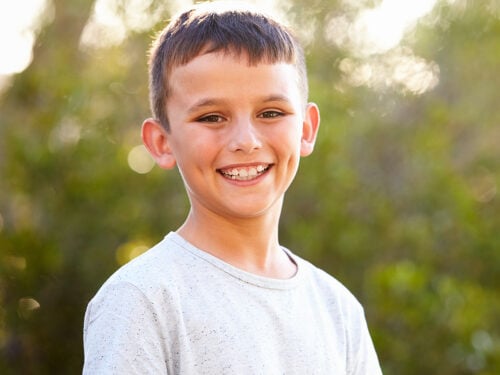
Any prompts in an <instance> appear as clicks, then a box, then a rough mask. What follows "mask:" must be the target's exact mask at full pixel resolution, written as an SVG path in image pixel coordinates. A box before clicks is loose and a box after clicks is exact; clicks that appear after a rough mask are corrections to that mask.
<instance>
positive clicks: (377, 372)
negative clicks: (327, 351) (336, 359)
mask: <svg viewBox="0 0 500 375" xmlns="http://www.w3.org/2000/svg"><path fill="white" fill-rule="evenodd" d="M359 310H360V311H359V312H358V314H355V316H354V319H353V321H352V322H351V337H350V342H351V350H350V351H349V352H350V353H349V356H350V358H349V360H348V363H349V364H348V366H349V367H348V374H349V375H366V374H370V375H382V370H381V368H380V364H379V360H378V357H377V353H376V352H375V348H374V346H373V341H372V339H371V336H370V332H369V331H368V325H367V323H366V318H365V314H364V310H363V307H361V305H359Z"/></svg>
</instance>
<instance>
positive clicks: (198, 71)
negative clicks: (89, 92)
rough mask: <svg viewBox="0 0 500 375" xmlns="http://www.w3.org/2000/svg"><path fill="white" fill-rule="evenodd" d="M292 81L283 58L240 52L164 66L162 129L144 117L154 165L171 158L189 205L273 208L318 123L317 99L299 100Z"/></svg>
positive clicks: (252, 210) (253, 210) (228, 213)
mask: <svg viewBox="0 0 500 375" xmlns="http://www.w3.org/2000/svg"><path fill="white" fill-rule="evenodd" d="M298 87H299V86H298V75H297V72H296V70H295V68H294V67H293V65H290V64H286V63H278V64H258V65H256V66H249V65H248V63H247V60H246V58H245V56H235V55H231V54H224V53H218V52H216V53H208V54H203V55H200V56H198V57H196V58H195V59H193V60H192V61H190V62H189V63H188V64H186V65H183V66H180V67H177V68H174V69H173V70H172V72H171V74H170V76H169V92H170V95H169V98H168V100H167V113H168V120H169V124H170V131H169V132H166V131H165V130H164V129H163V128H162V127H161V125H160V124H158V123H156V122H155V121H153V120H146V121H145V123H144V126H143V139H144V143H145V144H146V146H147V147H148V149H149V150H150V152H151V153H152V155H153V157H154V158H155V159H156V161H157V163H158V164H159V165H160V167H163V168H172V167H173V166H174V165H175V164H177V166H178V167H179V170H180V172H181V174H182V177H183V179H184V183H185V185H186V188H187V193H188V195H189V198H190V201H191V205H192V210H193V212H197V211H198V212H201V211H203V212H210V213H211V214H216V215H220V216H224V217H227V218H230V217H232V218H236V217H239V218H245V217H255V216H258V215H262V214H264V213H266V212H269V210H277V211H275V212H276V213H277V214H278V215H279V210H281V202H282V198H283V195H284V193H285V191H286V190H287V188H288V186H289V185H290V183H291V182H292V180H293V178H294V176H295V173H296V171H297V168H298V165H299V159H300V156H307V155H309V154H310V153H311V152H312V149H313V146H314V141H315V138H316V133H317V129H318V125H319V113H318V109H317V107H316V106H315V105H314V104H308V105H307V106H306V107H304V103H303V99H302V96H301V92H300V91H299V88H298Z"/></svg>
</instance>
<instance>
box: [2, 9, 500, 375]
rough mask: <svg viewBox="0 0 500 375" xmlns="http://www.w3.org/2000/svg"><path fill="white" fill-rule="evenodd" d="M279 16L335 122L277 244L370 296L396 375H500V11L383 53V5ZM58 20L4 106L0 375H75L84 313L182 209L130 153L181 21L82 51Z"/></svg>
mask: <svg viewBox="0 0 500 375" xmlns="http://www.w3.org/2000/svg"><path fill="white" fill-rule="evenodd" d="M109 3H113V2H109ZM115 3H116V4H118V5H120V4H121V5H120V6H118V5H117V7H116V9H115V11H116V13H117V14H118V15H119V16H120V15H121V17H122V18H124V17H125V18H126V17H130V16H131V14H135V15H137V14H138V13H140V12H134V11H132V10H131V9H132V8H130V7H132V6H133V4H132V3H134V2H127V1H124V2H115ZM386 3H387V2H386ZM423 3H424V2H422V4H423ZM425 3H428V2H425ZM173 4H174V3H172V4H170V3H169V5H173ZM283 4H284V8H285V9H286V12H287V15H288V18H289V19H290V20H291V23H292V24H293V25H294V26H296V28H297V30H299V32H300V36H301V38H302V39H303V40H304V41H305V42H306V50H307V56H308V62H309V72H310V85H311V90H310V93H311V99H312V100H314V101H316V102H318V103H319V105H320V108H321V110H322V128H321V131H320V138H319V140H318V145H317V150H316V151H315V153H314V154H313V155H312V156H311V157H309V158H306V159H304V160H303V162H302V166H301V170H300V172H299V174H298V176H297V180H296V182H295V183H294V185H293V186H292V188H291V190H290V192H289V194H288V196H287V199H286V204H285V211H284V213H283V219H282V225H281V239H282V242H283V244H284V245H286V246H288V247H290V248H291V249H293V250H294V251H296V252H297V253H299V254H300V255H303V256H304V257H306V258H308V259H310V260H312V261H313V263H316V264H317V265H318V266H320V267H322V268H325V269H326V270H328V271H329V272H331V273H332V274H333V275H335V276H336V277H338V278H339V279H340V280H341V281H342V282H344V283H345V284H346V285H347V286H348V287H349V289H351V290H353V292H354V293H355V294H356V295H357V296H358V297H359V299H360V300H361V301H362V303H363V305H364V306H365V309H366V313H367V317H368V321H369V324H370V328H371V331H372V333H373V336H374V340H375V343H376V346H377V350H378V352H379V356H380V358H381V361H382V364H383V367H384V373H385V374H388V375H391V374H394V375H396V374H398V375H399V374H408V375H412V374H422V373H439V374H444V375H446V374H450V375H451V374H454V375H456V374H464V375H466V374H467V375H468V374H482V375H489V374H496V373H499V372H500V327H499V325H500V323H499V321H498V319H497V316H498V315H499V314H500V303H499V302H498V301H500V299H499V297H500V295H499V294H500V280H499V276H498V275H500V252H499V250H500V236H499V235H498V229H497V228H500V215H499V212H500V210H499V208H500V207H499V197H498V186H499V183H500V181H499V179H500V177H499V176H500V173H499V172H500V148H499V147H498V140H499V139H500V133H499V129H500V128H499V126H498V124H499V120H500V112H499V111H498V99H497V96H498V95H497V94H496V90H497V87H500V82H499V80H500V79H499V77H498V74H497V70H498V66H500V21H499V20H500V8H499V6H498V5H497V2H495V1H493V0H490V1H484V2H475V3H472V2H465V1H455V2H451V1H444V0H442V1H438V2H437V3H436V4H435V6H434V8H433V10H432V11H429V12H428V15H427V16H425V17H423V18H422V19H421V20H420V21H419V23H418V25H417V26H416V27H414V28H412V29H411V31H407V32H406V34H405V37H404V38H403V39H402V40H401V41H400V43H399V44H398V45H394V46H392V47H388V48H387V49H386V50H382V47H381V46H378V47H377V48H379V50H376V52H373V51H375V47H374V46H375V44H372V45H369V44H367V43H368V42H367V41H366V40H363V39H362V35H363V33H362V32H361V31H362V30H363V29H362V28H361V27H358V26H359V22H361V21H359V20H360V19H362V18H360V15H362V14H365V13H363V12H365V11H366V9H372V8H373V9H378V8H374V7H376V6H380V5H381V4H384V3H383V2H371V1H360V2H352V1H336V2H332V1H327V0H314V1H312V2H311V1H308V2H307V3H306V2H304V1H302V0H295V1H293V2H292V1H289V2H283ZM411 4H417V3H416V2H413V3H411ZM418 4H420V3H418ZM408 6H409V5H408ZM53 7H54V17H53V21H52V22H51V23H50V24H48V25H47V26H46V27H44V28H43V30H42V32H41V34H40V35H39V37H38V39H37V44H36V47H35V51H34V59H33V62H32V64H31V65H30V66H29V68H28V69H26V70H25V71H24V72H23V73H21V74H18V75H17V76H15V79H14V81H13V83H12V85H11V87H10V88H9V89H8V91H7V92H6V93H4V94H3V96H2V97H1V98H0V373H2V374H19V373H22V374H30V373H37V374H38V373H51V374H52V373H74V372H80V370H81V365H82V355H83V353H82V344H81V343H82V323H83V314H84V310H85V306H86V304H87V302H88V300H89V299H90V298H91V297H92V295H93V294H94V293H95V292H96V290H97V288H98V287H99V286H100V285H101V284H102V282H103V281H104V280H105V279H106V278H107V277H108V276H109V275H110V274H111V273H112V272H113V271H114V270H115V269H116V268H117V267H119V266H120V265H121V264H123V263H125V262H126V261H127V260H129V259H131V258H133V257H134V256H136V255H137V254H139V253H140V252H142V251H144V250H145V249H147V247H148V246H151V245H152V244H154V243H155V242H157V241H158V240H159V239H160V238H161V236H163V235H164V234H165V233H166V232H167V231H169V230H171V229H174V228H176V227H177V226H178V225H179V224H180V223H181V221H182V219H183V217H184V215H185V212H186V210H187V202H186V198H185V195H184V192H183V188H182V184H181V181H180V178H179V176H178V175H177V174H176V173H173V172H168V173H166V172H164V171H162V170H159V169H158V168H153V169H152V170H151V171H150V169H151V164H150V162H151V161H150V159H148V158H147V157H145V156H144V153H143V149H142V148H141V147H137V146H138V145H139V144H140V137H139V128H140V123H141V121H142V120H143V118H144V117H146V116H148V113H149V111H148V93H147V74H146V54H147V48H148V44H149V40H150V35H151V33H152V31H151V30H155V29H159V28H160V27H161V26H162V24H163V22H162V21H157V20H165V19H167V18H168V14H169V9H170V8H169V7H167V6H165V4H164V3H163V2H160V1H153V2H150V3H148V6H147V7H145V10H146V13H145V14H146V15H147V14H150V16H149V21H148V22H149V23H146V22H144V20H142V23H141V22H136V21H134V20H133V19H128V21H127V22H125V23H126V24H127V25H128V31H127V33H128V34H127V35H128V37H127V38H126V39H124V40H123V41H122V42H121V43H118V44H116V43H115V45H114V46H108V47H102V46H101V47H100V48H96V47H90V46H88V45H87V46H85V45H84V43H82V39H81V38H82V31H83V30H84V29H85V27H86V25H87V26H88V25H89V22H90V21H89V20H92V16H91V14H93V13H92V9H93V8H92V3H91V2H88V1H81V0H71V1H61V0H58V1H53ZM369 7H371V8H369ZM127 12H128V13H127ZM148 12H149V13H148ZM134 22H135V23H134ZM151 23H153V24H155V25H154V26H148V27H143V28H142V29H141V28H140V27H139V26H137V25H141V24H142V25H149V24H151ZM387 23H389V21H387ZM134 25H135V26H134ZM357 25H358V26H357ZM114 27H115V29H118V27H117V26H114ZM134 27H135V29H134ZM364 27H368V26H366V25H365V26H364ZM378 27H379V28H380V27H381V26H380V25H379V26H378ZM132 30H136V31H135V32H132ZM408 30H410V29H408ZM372 34H373V33H372ZM393 34H394V33H393ZM393 34H391V35H393ZM97 35H98V37H99V38H100V39H97V40H96V41H97V42H103V41H104V40H105V37H106V33H105V32H104V31H103V30H102V29H101V30H100V31H99V33H97ZM370 35H371V34H370ZM97 44H98V43H97Z"/></svg>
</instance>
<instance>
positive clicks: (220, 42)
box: [149, 3, 308, 131]
mask: <svg viewBox="0 0 500 375" xmlns="http://www.w3.org/2000/svg"><path fill="white" fill-rule="evenodd" d="M213 4H214V3H206V4H203V5H201V6H200V5H198V6H194V7H193V8H191V9H190V10H188V11H185V12H183V13H181V14H180V15H178V16H177V17H175V18H174V19H172V20H171V21H170V23H169V24H168V25H167V26H166V27H165V29H163V30H162V31H161V32H160V34H159V35H158V37H157V38H156V40H155V41H154V43H153V45H152V48H151V52H150V60H149V93H150V104H151V111H152V114H153V116H154V117H155V119H156V120H158V121H160V123H161V124H162V125H163V126H164V127H165V128H166V129H167V131H168V130H169V123H168V117H167V113H166V101H167V98H168V95H169V89H168V75H169V74H170V73H171V71H172V69H173V68H175V67H178V66H181V65H185V64H187V63H189V62H190V61H191V60H193V59H194V58H195V57H197V56H198V55H199V54H200V53H202V51H203V52H205V53H210V52H219V51H222V52H227V53H230V52H231V53H236V54H238V55H239V54H241V53H245V54H246V55H247V56H248V63H249V64H251V65H255V64H258V63H261V62H265V63H271V64H273V63H278V62H285V63H290V64H292V65H294V66H295V67H296V69H297V72H298V75H299V89H300V90H302V93H303V97H304V98H305V100H304V103H305V102H306V101H307V95H308V83H307V72H306V66H305V59H304V52H303V50H302V48H301V46H300V44H299V42H298V41H297V39H296V38H295V36H294V35H293V33H292V32H291V31H290V30H289V29H288V28H287V27H286V26H284V25H282V24H281V23H279V22H277V21H276V20H274V19H272V18H270V17H269V16H267V15H265V14H263V13H260V12H256V11H253V10H250V9H237V8H234V9H232V8H231V9H224V10H220V9H218V8H217V7H216V6H213Z"/></svg>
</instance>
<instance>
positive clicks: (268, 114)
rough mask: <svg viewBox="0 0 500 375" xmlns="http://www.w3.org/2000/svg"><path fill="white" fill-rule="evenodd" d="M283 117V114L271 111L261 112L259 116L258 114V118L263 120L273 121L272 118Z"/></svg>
mask: <svg viewBox="0 0 500 375" xmlns="http://www.w3.org/2000/svg"><path fill="white" fill-rule="evenodd" d="M284 115H285V113H284V112H281V111H274V110H273V111H265V112H262V113H261V114H259V116H258V117H261V118H265V119H273V118H277V117H282V116H284Z"/></svg>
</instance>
